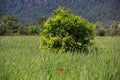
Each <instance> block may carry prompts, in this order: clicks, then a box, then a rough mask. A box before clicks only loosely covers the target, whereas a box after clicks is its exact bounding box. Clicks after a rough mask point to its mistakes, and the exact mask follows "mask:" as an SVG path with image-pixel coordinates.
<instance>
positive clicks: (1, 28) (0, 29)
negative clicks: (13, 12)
mask: <svg viewBox="0 0 120 80" xmlns="http://www.w3.org/2000/svg"><path fill="white" fill-rule="evenodd" d="M6 32H7V29H6V25H5V24H3V23H0V36H2V35H5V34H6Z"/></svg>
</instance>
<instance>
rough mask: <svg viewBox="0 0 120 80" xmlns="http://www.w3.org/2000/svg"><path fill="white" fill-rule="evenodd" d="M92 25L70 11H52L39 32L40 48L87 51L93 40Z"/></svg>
mask: <svg viewBox="0 0 120 80" xmlns="http://www.w3.org/2000/svg"><path fill="white" fill-rule="evenodd" d="M94 35H95V33H94V25H93V24H92V23H90V22H88V21H87V20H85V19H83V18H81V17H80V16H77V15H74V14H71V13H70V10H68V9H64V8H63V7H60V8H58V9H56V10H54V11H53V13H52V17H50V18H48V19H47V20H46V22H45V24H44V28H43V30H42V32H41V40H42V44H41V45H40V48H44V49H50V50H55V51H59V50H62V51H81V50H83V49H87V47H88V45H89V44H90V43H91V40H92V39H93V38H94Z"/></svg>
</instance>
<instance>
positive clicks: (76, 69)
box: [0, 36, 120, 80]
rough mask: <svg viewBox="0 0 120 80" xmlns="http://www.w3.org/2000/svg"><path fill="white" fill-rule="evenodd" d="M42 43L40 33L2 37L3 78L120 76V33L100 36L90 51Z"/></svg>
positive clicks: (96, 79) (94, 79)
mask: <svg viewBox="0 0 120 80" xmlns="http://www.w3.org/2000/svg"><path fill="white" fill-rule="evenodd" d="M39 44H40V37H39V36H21V37H20V36H19V37H17V36H4V37H0V80H120V37H96V38H95V39H94V44H93V45H92V46H91V47H89V51H88V52H87V54H86V53H70V52H68V53H59V54H54V53H52V52H49V51H44V50H41V49H39Z"/></svg>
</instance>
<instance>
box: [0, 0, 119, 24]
mask: <svg viewBox="0 0 120 80" xmlns="http://www.w3.org/2000/svg"><path fill="white" fill-rule="evenodd" d="M0 1H1V2H0V5H1V6H2V8H3V10H5V12H7V13H10V14H12V15H14V16H16V17H17V18H18V19H19V21H21V22H23V23H25V24H26V23H27V24H28V23H33V22H35V20H36V19H37V18H38V17H42V16H47V17H48V16H50V15H51V12H52V11H53V10H54V9H56V8H58V6H64V7H66V8H70V9H71V11H72V13H74V14H77V15H80V16H82V17H84V18H86V19H88V20H89V21H92V22H96V21H101V22H102V23H103V24H108V23H110V22H111V21H113V20H116V21H119V20H120V15H119V14H120V0H0ZM40 1H41V2H40Z"/></svg>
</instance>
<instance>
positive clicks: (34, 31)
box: [28, 25, 39, 35]
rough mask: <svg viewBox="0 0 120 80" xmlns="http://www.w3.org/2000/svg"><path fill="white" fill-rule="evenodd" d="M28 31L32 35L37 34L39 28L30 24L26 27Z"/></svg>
mask: <svg viewBox="0 0 120 80" xmlns="http://www.w3.org/2000/svg"><path fill="white" fill-rule="evenodd" d="M28 33H29V34H32V35H36V34H39V29H37V27H36V25H30V26H29V27H28Z"/></svg>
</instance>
